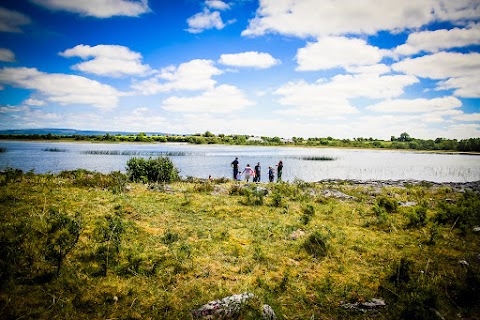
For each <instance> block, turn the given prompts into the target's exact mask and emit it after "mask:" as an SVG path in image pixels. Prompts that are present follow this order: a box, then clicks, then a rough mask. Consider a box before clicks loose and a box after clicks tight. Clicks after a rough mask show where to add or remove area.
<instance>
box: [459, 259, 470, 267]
mask: <svg viewBox="0 0 480 320" xmlns="http://www.w3.org/2000/svg"><path fill="white" fill-rule="evenodd" d="M458 263H460V264H463V265H464V266H468V262H467V261H466V260H460V261H458Z"/></svg>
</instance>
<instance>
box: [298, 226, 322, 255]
mask: <svg viewBox="0 0 480 320" xmlns="http://www.w3.org/2000/svg"><path fill="white" fill-rule="evenodd" d="M326 240H327V239H326V237H325V236H324V235H323V234H321V233H320V232H318V231H317V232H314V233H312V234H311V235H309V236H308V238H307V239H306V240H305V242H304V243H303V249H305V251H307V252H308V253H309V254H311V255H312V256H313V257H314V258H323V257H325V256H326V255H327V245H326Z"/></svg>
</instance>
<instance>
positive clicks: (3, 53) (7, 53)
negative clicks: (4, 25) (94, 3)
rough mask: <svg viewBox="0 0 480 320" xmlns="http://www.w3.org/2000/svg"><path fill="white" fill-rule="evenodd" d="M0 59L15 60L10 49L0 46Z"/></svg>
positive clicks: (5, 60)
mask: <svg viewBox="0 0 480 320" xmlns="http://www.w3.org/2000/svg"><path fill="white" fill-rule="evenodd" d="M0 61H4V62H15V54H14V53H13V52H12V51H11V50H8V49H4V48H0Z"/></svg>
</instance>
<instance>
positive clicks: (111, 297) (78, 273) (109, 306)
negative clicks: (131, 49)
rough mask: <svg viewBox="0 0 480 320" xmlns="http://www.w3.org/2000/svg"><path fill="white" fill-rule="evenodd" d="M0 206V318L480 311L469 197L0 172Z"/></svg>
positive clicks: (329, 185) (398, 315)
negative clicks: (209, 309)
mask: <svg viewBox="0 0 480 320" xmlns="http://www.w3.org/2000/svg"><path fill="white" fill-rule="evenodd" d="M265 193H266V194H265ZM0 212H1V213H0V214H1V216H0V219H1V222H0V241H1V243H0V251H1V252H0V253H1V257H2V259H1V262H0V267H1V270H0V318H2V319H191V317H192V316H191V311H192V310H194V309H196V308H198V307H199V306H201V305H203V304H205V303H207V302H208V301H211V300H214V299H221V298H223V297H226V296H230V295H233V294H238V293H242V292H250V293H253V294H254V295H255V297H256V299H257V300H258V303H260V304H264V303H265V304H269V305H270V306H271V307H272V308H273V310H274V311H275V313H276V315H277V317H278V318H279V319H478V317H479V314H480V304H479V303H480V299H479V297H480V256H479V254H480V232H476V231H475V230H476V229H474V227H476V226H479V225H480V196H479V195H478V193H474V192H471V191H469V190H463V189H461V188H454V187H451V186H445V185H443V186H442V185H433V184H428V183H422V184H415V185H414V184H403V185H390V186H384V185H381V184H378V183H371V184H364V185H360V184H353V183H349V182H346V181H341V182H322V183H305V182H301V181H297V182H295V183H291V184H287V183H271V184H259V185H254V184H250V185H247V184H246V183H243V182H242V183H235V182H231V181H221V180H218V181H213V182H207V181H196V180H190V181H181V182H172V183H168V184H152V183H150V184H143V183H133V182H129V181H127V178H126V176H124V175H122V174H120V173H111V174H100V173H95V172H86V171H82V170H78V171H73V172H63V173H60V174H58V175H53V174H43V175H36V174H33V173H22V172H19V171H15V170H7V171H6V172H3V173H1V175H0ZM372 298H377V299H382V300H383V301H385V303H386V306H384V307H379V308H375V309H372V310H363V309H362V310H361V309H358V308H347V306H352V305H355V303H357V302H366V301H369V300H371V299H372ZM254 309H255V308H253V307H252V306H251V305H250V306H249V308H246V310H244V311H241V312H240V314H239V318H240V319H256V318H258V317H259V313H258V312H257V311H256V310H254Z"/></svg>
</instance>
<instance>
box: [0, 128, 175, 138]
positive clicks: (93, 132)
mask: <svg viewBox="0 0 480 320" xmlns="http://www.w3.org/2000/svg"><path fill="white" fill-rule="evenodd" d="M49 133H51V134H54V135H64V136H72V135H74V134H78V135H81V136H99V135H105V134H107V133H108V134H111V135H124V136H126V135H132V134H133V135H136V134H139V133H140V132H128V131H96V130H76V129H58V128H41V129H11V130H0V134H42V135H43V134H49ZM145 134H147V135H149V136H150V135H157V136H164V135H167V134H166V133H163V132H145ZM170 135H171V134H170Z"/></svg>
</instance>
